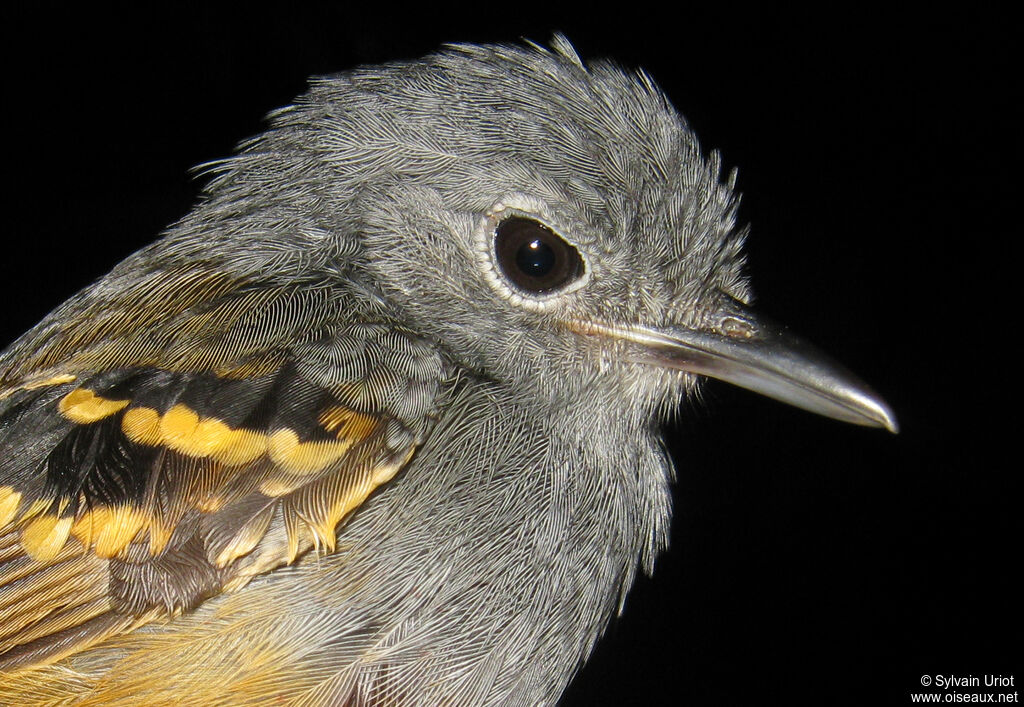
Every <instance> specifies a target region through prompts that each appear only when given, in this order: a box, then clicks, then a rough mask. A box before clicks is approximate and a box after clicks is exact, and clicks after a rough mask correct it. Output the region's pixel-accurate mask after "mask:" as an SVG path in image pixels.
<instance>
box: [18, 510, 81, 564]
mask: <svg viewBox="0 0 1024 707" xmlns="http://www.w3.org/2000/svg"><path fill="white" fill-rule="evenodd" d="M72 522H74V518H72V517H71V516H65V517H64V518H58V517H57V516H56V515H52V514H49V513H47V514H46V515H41V516H39V517H38V518H35V519H34V520H32V521H31V522H30V523H29V524H28V525H26V526H25V529H24V530H23V531H21V546H22V547H23V548H25V552H27V553H28V554H29V555H31V556H32V559H34V560H36V561H37V562H47V561H48V560H52V559H53V558H54V557H56V556H57V553H58V552H60V551H61V549H62V548H63V547H64V543H66V542H67V540H68V534H69V533H70V532H71V524H72Z"/></svg>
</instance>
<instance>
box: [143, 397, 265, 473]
mask: <svg viewBox="0 0 1024 707" xmlns="http://www.w3.org/2000/svg"><path fill="white" fill-rule="evenodd" d="M148 422H150V420H149V419H148V418H147V423H148ZM147 431H148V428H147ZM159 432H160V437H161V439H162V441H163V442H164V444H166V445H167V446H168V447H170V448H171V449H174V450H176V451H178V452H181V453H182V454H187V455H188V456H192V457H212V458H213V459H214V460H215V461H218V462H220V463H222V464H226V465H228V466H239V465H241V464H248V463H249V462H251V461H254V460H255V459H258V458H259V457H260V456H262V455H263V454H265V453H266V451H267V438H266V435H263V434H260V433H259V432H252V431H250V430H241V429H238V430H236V429H232V428H230V427H228V426H227V425H226V424H224V423H223V422H221V421H220V420H217V419H215V418H212V417H208V418H202V419H200V417H199V415H198V414H196V413H195V412H194V411H193V410H191V409H189V408H188V407H187V406H186V405H182V404H180V403H179V404H178V405H175V406H174V407H172V408H171V409H170V410H168V411H167V412H165V413H164V414H163V417H161V418H160V421H159Z"/></svg>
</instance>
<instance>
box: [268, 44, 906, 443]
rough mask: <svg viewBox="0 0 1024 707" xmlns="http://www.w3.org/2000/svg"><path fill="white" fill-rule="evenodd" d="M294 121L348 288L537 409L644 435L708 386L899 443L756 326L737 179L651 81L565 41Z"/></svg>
mask: <svg viewBox="0 0 1024 707" xmlns="http://www.w3.org/2000/svg"><path fill="white" fill-rule="evenodd" d="M292 110H294V111H295V116H296V117H295V118H290V117H289V112H284V113H282V114H281V115H279V116H278V118H277V121H278V125H279V127H281V128H282V129H285V130H286V129H287V128H288V126H289V124H290V123H291V124H292V125H294V126H316V127H315V132H314V133H313V136H312V137H311V138H310V137H308V136H307V137H306V138H304V140H306V143H305V145H304V147H303V149H309V148H310V145H312V149H311V152H312V154H314V155H315V158H312V159H311V158H310V157H309V155H305V156H303V158H302V160H301V161H300V162H299V163H298V164H299V165H300V168H301V169H302V170H306V171H308V172H309V173H311V174H312V173H314V172H316V171H317V170H324V169H326V170H328V171H329V173H330V175H329V178H327V179H323V178H322V177H323V175H322V174H320V175H319V177H321V178H319V179H318V182H317V184H318V185H327V186H326V187H324V186H318V187H317V188H316V190H315V191H316V194H315V198H314V199H312V201H315V202H316V203H317V204H319V205H321V206H320V212H321V213H326V214H328V216H327V217H326V218H327V219H328V220H329V221H333V223H328V224H326V225H325V229H326V230H327V231H329V232H333V233H338V234H345V236H344V238H349V237H351V236H350V235H349V234H358V236H356V237H355V238H357V241H356V242H348V241H346V242H345V243H343V244H342V245H340V246H338V250H339V252H340V251H346V252H353V251H356V252H357V254H356V255H355V256H354V262H355V263H356V265H355V266H354V268H353V270H352V271H350V272H348V273H347V274H346V276H347V277H356V278H359V277H362V278H364V280H365V281H366V282H368V283H370V287H371V288H372V289H374V290H376V291H378V292H379V293H380V295H381V298H382V299H383V300H384V301H386V302H387V303H388V305H390V306H392V307H393V308H394V310H395V311H397V312H399V313H400V315H399V316H400V318H401V319H402V320H403V321H404V322H406V323H407V324H408V325H409V326H410V327H412V328H414V329H416V330H417V331H419V332H421V333H423V334H424V335H427V336H430V337H432V338H434V339H435V340H436V341H437V342H438V344H439V345H440V346H441V347H443V348H444V349H445V350H446V351H448V352H449V353H450V354H451V355H452V356H453V357H454V358H455V359H457V360H458V361H459V362H460V363H461V364H463V365H464V366H465V367H467V368H469V369H471V370H475V371H477V372H479V373H481V374H483V375H487V376H491V377H493V378H495V379H498V380H502V381H505V382H507V383H509V384H511V385H510V386H509V389H510V390H518V391H522V393H523V395H524V396H525V397H526V398H527V399H529V400H530V401H531V403H532V404H537V403H538V402H540V403H543V402H544V401H547V402H549V403H550V404H552V405H565V404H566V403H567V402H569V401H575V400H578V399H579V397H580V396H581V395H587V396H590V399H591V400H594V401H597V402H598V403H599V404H605V405H608V406H613V407H615V408H616V409H618V408H621V406H622V405H624V404H626V405H629V406H631V407H632V408H633V409H634V410H637V411H640V412H641V413H643V411H646V414H647V415H648V416H649V415H650V414H652V413H653V412H654V411H656V410H658V409H664V408H665V407H667V405H669V404H671V403H672V402H673V401H675V400H676V399H677V398H678V396H679V394H680V393H681V392H682V391H684V390H686V389H688V388H690V387H692V386H693V384H694V382H695V381H696V380H697V377H698V376H699V375H707V376H712V377H717V378H722V379H724V380H727V381H730V382H733V383H736V384H739V385H741V386H744V387H747V388H751V389H753V390H756V391H758V392H762V393H766V394H768V395H771V396H773V397H776V398H779V399H781V400H784V401H786V402H789V403H792V404H795V405H798V406H801V407H804V408H807V409H810V410H813V411H815V412H819V413H823V414H826V415H830V416H833V417H837V418H840V419H844V420H847V421H851V422H856V423H860V424H869V425H878V426H885V427H888V428H890V429H893V428H894V424H895V423H894V422H893V418H892V415H891V413H889V412H888V410H887V409H886V408H885V406H884V404H883V403H881V401H880V400H878V399H877V398H876V397H875V396H874V395H873V394H871V393H870V391H868V390H867V389H866V388H865V387H864V386H863V385H862V384H860V383H859V382H857V381H856V380H855V379H853V378H852V377H851V376H849V375H848V374H846V373H844V372H842V371H841V370H840V369H839V368H837V367H836V366H835V365H834V364H832V363H830V362H829V361H827V360H826V359H824V358H823V357H822V356H821V355H819V354H817V353H815V352H813V351H810V350H808V349H807V348H806V347H805V346H804V345H802V344H800V343H798V342H796V341H795V340H792V339H789V338H787V337H786V336H785V335H784V334H783V333H782V332H781V331H779V330H777V329H775V328H773V327H772V326H770V325H768V324H766V323H764V322H763V321H761V320H759V319H758V318H757V317H756V316H755V315H754V314H753V313H752V312H751V311H750V310H749V309H748V308H747V306H746V303H748V302H749V298H750V293H749V288H748V285H747V281H746V278H745V277H744V274H743V272H742V270H743V257H742V252H741V246H742V241H743V237H744V235H745V231H744V230H743V229H738V228H737V227H736V222H735V213H736V207H737V197H736V196H735V194H734V191H733V179H732V177H729V178H727V179H725V180H724V181H723V179H722V177H721V174H720V163H719V160H718V157H717V155H714V154H712V155H711V156H710V157H705V156H704V155H703V154H702V153H701V150H700V147H699V145H698V143H697V140H696V138H695V136H694V135H693V133H692V132H691V131H690V129H689V128H688V127H687V125H686V123H685V121H684V120H683V119H682V118H681V117H680V116H679V115H678V114H677V113H676V112H675V110H674V109H673V108H672V106H671V105H670V104H669V102H668V101H667V99H666V98H665V97H664V95H663V94H662V93H661V92H660V91H659V90H658V89H657V88H656V87H655V86H654V85H653V84H652V82H651V81H650V80H649V79H648V78H647V77H646V76H644V75H643V74H639V73H629V72H626V71H623V70H622V69H620V68H619V67H617V66H615V65H613V64H610V63H606V62H597V63H594V64H592V65H590V66H589V67H585V66H584V64H583V63H582V62H581V61H580V59H579V58H578V57H577V55H576V54H575V52H574V51H573V49H572V48H571V47H570V46H569V44H568V43H567V42H566V41H565V40H564V39H562V38H560V37H556V38H555V39H554V40H553V49H552V50H545V49H542V48H538V47H525V48H522V47H507V46H490V47H476V46H461V47H453V48H450V49H449V50H447V51H444V52H441V53H438V54H436V55H433V56H431V57H427V58H426V59H425V60H423V61H419V62H415V63H398V64H393V65H385V66H383V67H373V68H367V69H361V70H356V71H354V72H351V73H347V74H344V75H341V76H336V77H328V78H325V79H322V80H319V81H316V82H314V85H313V87H312V89H311V91H310V93H309V94H307V95H306V96H304V97H303V98H301V99H300V101H299V102H298V104H297V106H296V108H294V109H292ZM300 176H301V175H300ZM289 179H291V180H292V182H293V183H294V182H295V181H296V180H295V175H291V176H290V177H289ZM299 182H300V183H301V179H300V180H299ZM306 196H307V197H308V194H306ZM324 204H326V205H327V206H326V207H323V205H324Z"/></svg>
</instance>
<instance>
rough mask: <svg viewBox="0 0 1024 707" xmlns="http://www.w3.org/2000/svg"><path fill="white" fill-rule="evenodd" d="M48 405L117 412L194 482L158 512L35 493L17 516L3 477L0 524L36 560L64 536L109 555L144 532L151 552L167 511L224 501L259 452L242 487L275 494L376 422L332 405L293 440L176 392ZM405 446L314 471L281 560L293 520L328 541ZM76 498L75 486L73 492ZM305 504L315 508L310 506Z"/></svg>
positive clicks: (320, 541)
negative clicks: (13, 526) (145, 400)
mask: <svg viewBox="0 0 1024 707" xmlns="http://www.w3.org/2000/svg"><path fill="white" fill-rule="evenodd" d="M60 382H65V381H64V380H63V379H61V381H60ZM54 384H56V382H55V383H54ZM57 409H58V411H59V413H60V414H61V415H62V416H63V417H65V418H66V419H68V420H69V421H71V422H74V423H75V424H78V425H91V424H93V423H97V422H101V421H104V420H107V419H108V418H111V417H112V416H114V415H117V414H120V415H121V417H120V421H119V425H120V431H121V433H123V434H124V436H125V437H126V438H127V439H128V440H131V441H132V442H134V443H136V444H139V445H144V446H147V447H165V448H167V449H169V450H172V451H174V452H177V453H179V454H181V455H184V456H185V457H188V458H191V459H195V460H196V464H198V465H199V466H197V467H195V468H196V471H195V472H182V473H195V474H199V476H197V477H195V478H196V480H197V481H198V483H199V485H195V484H193V485H192V486H189V487H187V488H188V489H191V490H184V491H181V492H180V493H181V497H180V498H178V499H177V500H173V499H172V503H173V504H176V505H175V508H177V509H179V510H178V511H177V512H176V511H173V510H172V511H171V516H170V517H164V516H166V513H165V512H158V509H157V508H156V507H151V506H150V504H149V503H148V502H144V501H141V500H139V501H135V502H130V501H129V502H122V503H116V504H113V505H107V504H103V505H89V504H87V503H85V504H83V507H82V508H81V509H80V510H79V512H78V513H77V514H74V515H71V514H68V515H65V511H66V507H67V504H68V500H67V499H65V500H64V501H63V502H62V503H61V504H60V507H59V508H57V507H56V505H55V503H54V502H53V501H52V500H50V499H36V500H35V501H33V503H32V504H30V506H29V507H28V508H27V509H26V510H24V511H23V512H22V513H21V514H20V517H19V513H18V511H19V509H20V508H21V507H22V506H23V505H24V504H23V502H22V501H23V497H22V494H21V493H20V492H18V491H17V490H15V489H14V488H12V487H2V488H0V527H2V526H4V525H7V524H9V523H11V522H15V523H17V524H18V527H19V528H20V544H21V546H22V548H23V549H24V551H25V553H26V554H28V555H29V556H30V557H32V558H33V559H35V560H37V561H39V562H49V561H50V560H52V559H53V558H54V557H56V556H57V554H58V553H59V552H60V551H61V550H62V549H63V548H64V546H65V545H66V543H67V542H68V539H69V538H72V537H73V538H75V539H77V541H78V542H80V543H81V544H82V546H83V547H84V548H91V550H92V552H93V553H94V554H95V555H96V556H98V557H100V558H112V557H118V556H120V555H122V554H123V553H124V552H125V551H126V549H127V547H128V546H129V544H131V543H132V542H134V541H135V540H136V539H137V538H139V536H140V535H142V534H144V533H146V532H148V534H149V552H150V554H151V555H152V556H156V555H158V554H160V553H161V552H162V551H163V550H164V548H165V547H166V546H167V543H168V542H169V540H170V538H171V536H172V534H173V532H174V525H175V524H176V523H177V520H176V519H177V518H180V517H181V513H183V512H184V509H186V508H188V507H191V508H194V509H196V510H199V511H200V512H202V513H205V514H213V513H217V512H218V511H220V510H221V509H222V508H223V507H225V506H226V505H227V504H228V503H230V501H231V499H230V498H226V497H225V496H224V495H223V494H224V493H226V492H225V491H224V489H226V488H228V486H229V485H230V484H231V483H232V481H233V480H234V479H236V478H239V475H241V474H246V473H257V472H253V471H252V469H251V468H250V467H252V465H253V464H255V463H257V462H259V460H260V459H266V460H268V461H269V462H270V464H271V465H272V466H269V467H266V466H264V467H261V471H259V472H258V473H259V475H260V476H259V478H257V479H254V484H255V486H254V487H253V486H249V487H248V488H255V489H256V490H258V491H259V492H260V493H262V494H263V495H264V496H266V497H267V498H268V500H270V499H278V498H284V497H286V496H288V495H289V494H292V493H294V492H296V491H298V490H299V489H301V488H302V487H303V486H306V485H307V484H309V483H311V482H312V481H313V480H315V479H317V478H319V476H320V475H322V474H323V473H324V472H325V471H327V470H328V469H330V468H331V467H332V465H337V464H338V463H339V462H341V461H342V460H343V459H344V458H345V457H346V455H348V454H349V453H350V452H352V450H353V448H354V447H355V446H356V445H358V444H360V443H362V442H364V441H365V440H367V439H369V438H370V437H371V436H372V435H374V433H375V432H377V431H378V430H379V429H380V427H381V423H382V420H381V419H380V418H379V417H376V416H374V415H370V414H366V413H361V412H358V411H355V410H352V409H350V408H347V407H345V406H342V405H332V406H329V407H327V408H325V409H324V410H323V411H322V412H321V413H320V414H319V415H318V416H317V417H316V421H317V422H318V423H319V425H320V429H321V430H323V431H325V432H327V433H328V434H329V438H327V439H312V440H309V441H303V440H302V439H301V438H300V436H299V434H298V433H297V432H296V431H295V430H292V429H288V428H280V429H276V430H273V431H271V432H260V431H256V430H250V429H244V428H235V427H231V426H229V425H227V424H226V423H225V422H223V421H222V420H219V419H217V418H215V417H204V416H201V415H200V414H199V413H198V412H196V411H195V410H193V409H192V408H190V407H189V406H188V405H186V404H184V403H180V402H179V403H176V404H175V405H173V406H172V407H170V409H168V410H167V411H166V412H164V413H161V412H159V411H158V410H156V409H154V408H152V407H145V406H132V401H131V400H130V399H120V398H108V397H105V396H103V395H101V394H99V393H97V392H96V391H94V390H91V389H90V388H86V387H82V388H77V389H75V390H73V391H71V392H69V393H67V394H66V395H64V397H63V398H61V399H60V400H59V401H58V403H57ZM114 424H118V423H116V422H115V423H114ZM411 453H412V449H411V448H410V449H408V450H406V452H405V453H404V454H403V457H402V458H399V459H395V460H393V461H391V462H387V463H381V462H380V461H379V460H378V461H376V462H374V463H368V460H367V459H366V458H362V459H361V460H357V459H355V458H353V459H352V460H350V461H351V463H348V462H346V463H345V469H347V471H340V472H339V473H340V474H341V477H339V478H337V479H331V478H327V479H324V480H322V481H318V482H317V483H316V488H317V489H319V490H318V491H315V492H314V493H315V494H316V495H317V496H318V497H320V501H318V502H317V503H315V504H314V505H313V506H310V507H307V512H302V513H300V515H301V518H302V523H301V524H297V523H295V522H294V519H292V520H291V521H289V523H288V535H289V539H288V552H287V555H288V557H287V561H288V562H291V561H293V560H294V559H295V557H296V556H297V555H298V553H299V551H300V547H299V545H300V539H299V537H300V535H305V533H303V532H301V526H302V525H304V526H305V527H306V528H308V532H309V535H307V536H306V537H307V538H308V540H315V541H316V544H317V545H319V546H321V547H325V548H327V549H333V547H334V531H335V528H336V527H337V525H338V523H340V522H341V520H342V519H343V518H344V517H345V516H347V515H348V514H349V513H350V512H351V511H352V510H354V509H355V508H357V507H358V506H359V505H361V504H362V503H363V501H365V500H366V498H367V497H368V496H369V495H370V493H372V491H373V490H374V489H375V488H376V487H377V486H379V485H380V484H382V483H385V482H386V481H387V480H389V479H390V478H391V477H392V476H393V475H394V474H395V472H396V471H397V470H398V469H399V468H400V467H401V466H402V465H404V464H405V462H406V460H407V459H408V456H409V455H411ZM360 454H362V453H360ZM242 486H243V487H244V484H243V485H242ZM85 500H86V499H85V497H84V496H83V497H82V498H81V501H85ZM310 508H313V509H315V510H314V511H313V512H312V513H310V512H308V510H309V509H310ZM268 518H269V516H268ZM267 522H269V520H268V521H267ZM264 526H265V523H264V524H262V525H261V523H255V524H252V525H249V526H246V528H245V531H244V533H241V534H240V535H239V536H238V537H237V538H236V539H235V541H234V542H232V543H230V544H229V545H227V546H225V547H224V548H223V549H222V550H221V551H220V552H219V554H218V556H217V558H216V564H217V565H218V566H221V567H223V566H225V565H227V564H229V563H230V562H231V561H233V560H235V559H237V558H238V557H240V556H242V555H244V554H247V553H249V552H250V551H252V550H253V549H254V547H255V546H256V545H257V543H258V542H259V540H260V538H261V537H262V535H263V533H264V532H265V530H266V527H264ZM143 537H144V536H143ZM306 546H307V547H308V545H306Z"/></svg>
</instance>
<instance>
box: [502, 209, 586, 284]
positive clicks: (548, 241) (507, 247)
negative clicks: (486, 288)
mask: <svg viewBox="0 0 1024 707" xmlns="http://www.w3.org/2000/svg"><path fill="white" fill-rule="evenodd" d="M494 252H495V254H496V256H497V261H498V267H500V268H501V271H502V272H503V273H504V274H505V277H507V278H508V279H509V280H511V281H512V284H514V285H515V286H516V287H518V288H519V289H521V290H524V291H525V292H529V293H531V294H546V293H549V292H553V291H555V290H560V289H561V288H563V287H565V286H566V285H568V284H569V283H571V282H573V281H574V280H576V279H577V278H579V277H580V276H581V275H583V259H582V258H580V254H579V251H577V250H576V249H575V248H573V247H572V246H571V245H569V244H568V243H566V242H565V241H564V240H562V238H561V236H559V235H558V234H557V233H555V232H554V231H552V230H551V229H550V228H548V227H547V226H545V225H544V224H542V223H539V222H537V221H534V220H533V219H530V218H523V217H521V216H513V217H510V218H507V219H505V220H504V221H502V222H501V223H499V224H498V227H497V228H496V229H495V230H494Z"/></svg>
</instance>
